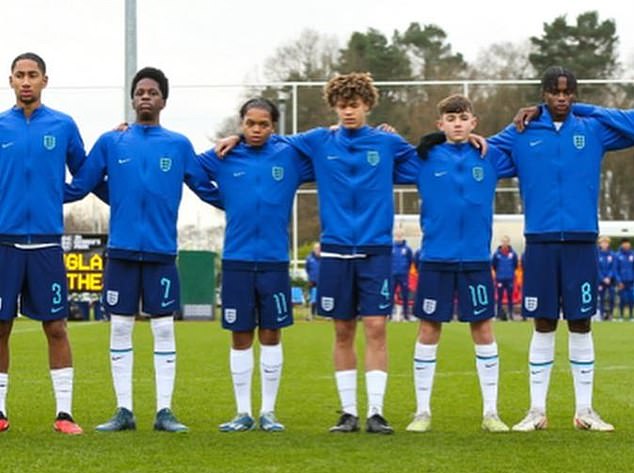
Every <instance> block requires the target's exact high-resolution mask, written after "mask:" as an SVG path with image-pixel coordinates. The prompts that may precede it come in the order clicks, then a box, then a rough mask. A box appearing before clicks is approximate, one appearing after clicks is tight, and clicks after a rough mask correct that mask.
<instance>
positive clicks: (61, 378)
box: [51, 367, 73, 415]
mask: <svg viewBox="0 0 634 473" xmlns="http://www.w3.org/2000/svg"><path fill="white" fill-rule="evenodd" d="M51 380H52V381H53V391H55V402H56V404H57V414H59V413H60V412H66V413H67V414H68V415H72V412H71V411H72V407H73V368H72V367H69V368H59V369H55V370H51Z"/></svg>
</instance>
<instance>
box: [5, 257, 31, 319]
mask: <svg viewBox="0 0 634 473" xmlns="http://www.w3.org/2000/svg"><path fill="white" fill-rule="evenodd" d="M25 253H26V251H25V250H18V249H17V248H14V247H13V246H10V245H0V320H4V321H8V320H11V319H12V318H13V317H15V316H16V315H17V309H18V296H19V295H20V292H22V286H23V284H24V275H25V269H26V255H25Z"/></svg>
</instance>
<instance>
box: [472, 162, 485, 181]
mask: <svg viewBox="0 0 634 473" xmlns="http://www.w3.org/2000/svg"><path fill="white" fill-rule="evenodd" d="M471 175H472V176H473V178H474V179H475V180H476V181H478V182H480V181H482V180H483V179H484V168H483V167H482V166H475V167H474V168H473V169H471Z"/></svg>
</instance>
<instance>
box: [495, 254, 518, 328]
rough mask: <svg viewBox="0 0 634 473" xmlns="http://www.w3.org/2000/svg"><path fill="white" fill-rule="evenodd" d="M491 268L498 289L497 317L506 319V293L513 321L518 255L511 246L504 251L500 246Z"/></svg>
mask: <svg viewBox="0 0 634 473" xmlns="http://www.w3.org/2000/svg"><path fill="white" fill-rule="evenodd" d="M491 267H492V268H493V270H494V271H495V286H496V288H497V300H498V303H497V315H498V318H501V319H506V317H505V316H504V315H503V313H502V300H503V298H504V292H506V297H507V301H508V303H507V305H508V316H509V318H511V319H513V286H514V283H515V270H516V269H517V253H515V251H513V248H511V247H510V246H509V247H508V248H506V250H503V249H502V247H501V246H498V248H497V250H496V251H495V253H493V257H492V258H491Z"/></svg>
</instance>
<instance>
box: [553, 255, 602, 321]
mask: <svg viewBox="0 0 634 473" xmlns="http://www.w3.org/2000/svg"><path fill="white" fill-rule="evenodd" d="M561 256H562V259H561V286H562V294H561V298H562V305H563V313H564V317H565V318H566V319H567V320H577V319H587V318H589V317H591V316H592V315H594V313H595V311H596V307H597V285H598V282H599V274H598V266H597V256H596V246H595V245H594V243H566V244H563V245H562V255H561Z"/></svg>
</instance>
